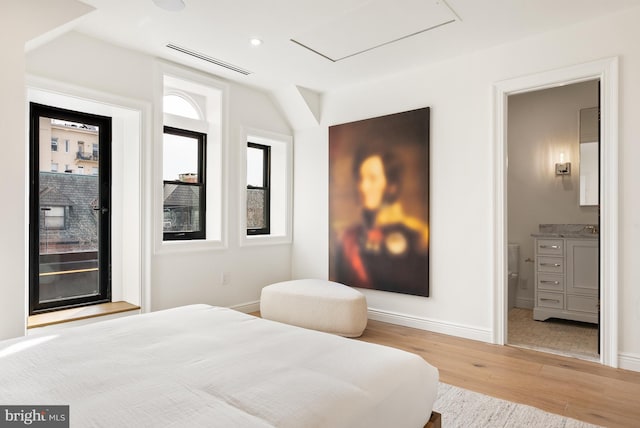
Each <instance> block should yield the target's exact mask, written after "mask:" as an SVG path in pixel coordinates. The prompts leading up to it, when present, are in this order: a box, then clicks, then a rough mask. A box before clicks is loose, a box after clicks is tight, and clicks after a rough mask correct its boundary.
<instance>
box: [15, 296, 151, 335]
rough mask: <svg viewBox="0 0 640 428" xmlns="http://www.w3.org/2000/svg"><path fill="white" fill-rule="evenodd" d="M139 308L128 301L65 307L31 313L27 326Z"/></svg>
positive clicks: (68, 320) (50, 323) (93, 316)
mask: <svg viewBox="0 0 640 428" xmlns="http://www.w3.org/2000/svg"><path fill="white" fill-rule="evenodd" d="M139 309H140V306H137V305H134V304H131V303H128V302H110V303H101V304H98V305H91V306H82V307H80V308H71V309H63V310H60V311H53V312H46V313H44V314H37V315H31V316H30V317H29V318H28V320H27V328H28V329H29V328H37V327H45V326H48V325H53V324H62V323H66V322H72V321H78V320H83V319H87V318H95V317H100V316H105V315H111V314H117V313H120V312H127V311H136V310H139Z"/></svg>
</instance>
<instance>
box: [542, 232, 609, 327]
mask: <svg viewBox="0 0 640 428" xmlns="http://www.w3.org/2000/svg"><path fill="white" fill-rule="evenodd" d="M543 226H572V227H565V228H555V229H554V228H550V229H549V228H544V227H543ZM532 237H533V238H534V245H535V249H534V253H535V260H534V261H535V269H534V277H535V293H534V294H535V303H534V304H535V306H534V309H533V319H535V320H538V321H544V320H546V319H548V318H562V319H568V320H574V321H582V322H589V323H598V319H599V314H598V301H599V287H598V283H599V277H600V275H599V257H598V242H599V241H598V234H597V227H596V226H594V225H540V233H535V234H532Z"/></svg>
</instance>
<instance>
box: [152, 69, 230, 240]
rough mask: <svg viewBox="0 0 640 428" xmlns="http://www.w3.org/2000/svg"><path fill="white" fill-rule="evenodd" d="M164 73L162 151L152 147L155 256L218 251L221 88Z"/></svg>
mask: <svg viewBox="0 0 640 428" xmlns="http://www.w3.org/2000/svg"><path fill="white" fill-rule="evenodd" d="M163 70H164V72H165V74H164V75H163V86H164V88H163V89H164V90H163V96H162V103H161V105H162V113H163V114H162V118H163V125H164V128H163V137H162V140H161V141H162V143H161V144H162V145H161V146H159V147H157V148H158V151H159V152H160V153H161V156H162V162H161V163H162V165H161V166H162V168H161V170H160V171H158V172H159V173H158V175H157V176H156V177H157V178H156V179H157V180H158V182H157V183H158V187H156V192H155V195H157V197H156V198H155V201H156V202H155V204H156V205H155V207H156V208H155V210H154V225H155V227H154V235H155V237H156V239H155V245H156V250H157V251H159V252H165V251H167V252H171V251H175V250H179V249H185V248H194V249H195V248H220V247H221V246H223V245H224V238H225V236H226V231H225V229H224V227H223V220H224V218H225V217H224V211H223V200H224V195H225V192H224V188H223V185H222V183H223V180H224V178H225V176H224V168H223V165H222V146H223V139H222V130H223V129H224V124H223V110H224V104H223V97H224V92H225V90H226V86H225V85H224V84H222V83H221V82H217V81H215V80H212V79H209V78H208V77H204V76H203V75H200V74H199V73H191V72H188V71H185V70H182V69H179V68H176V67H172V66H164V67H163ZM178 76H180V77H178ZM160 179H161V180H162V187H161V188H160ZM160 233H162V235H160Z"/></svg>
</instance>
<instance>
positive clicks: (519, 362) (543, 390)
mask: <svg viewBox="0 0 640 428" xmlns="http://www.w3.org/2000/svg"><path fill="white" fill-rule="evenodd" d="M359 340H363V341H367V342H373V343H379V344H382V345H387V346H392V347H395V348H400V349H404V350H406V351H409V352H413V353H416V354H419V355H421V356H422V357H423V358H424V359H425V360H426V361H428V362H429V363H430V364H432V365H434V366H435V367H437V368H438V369H439V371H440V380H441V381H442V382H445V383H448V384H450V385H455V386H459V387H462V388H466V389H470V390H473V391H477V392H481V393H483V394H487V395H491V396H494V397H498V398H503V399H506V400H509V401H515V402H518V403H523V404H528V405H530V406H534V407H537V408H539V409H542V410H546V411H547V412H552V413H556V414H559V415H564V416H568V417H571V418H575V419H579V420H582V421H585V422H589V423H592V424H596V425H602V426H607V427H638V426H640V373H638V372H633V371H628V370H621V369H612V368H610V367H605V366H602V365H600V364H598V363H593V362H588V361H582V360H578V359H574V358H566V357H561V356H556V355H551V354H546V353H541V352H536V351H530V350H526V349H520V348H514V347H510V346H498V345H491V344H486V343H482V342H476V341H473V340H467V339H461V338H456V337H452V336H446V335H441V334H437V333H430V332H427V331H423V330H418V329H413V328H408V327H402V326H397V325H392V324H387V323H383V322H379V321H371V320H369V324H368V326H367V329H366V330H365V332H364V334H363V336H362V337H361V338H359ZM435 410H437V409H435Z"/></svg>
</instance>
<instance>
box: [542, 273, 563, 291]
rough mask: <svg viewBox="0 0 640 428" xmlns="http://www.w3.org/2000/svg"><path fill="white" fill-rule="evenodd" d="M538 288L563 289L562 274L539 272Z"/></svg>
mask: <svg viewBox="0 0 640 428" xmlns="http://www.w3.org/2000/svg"><path fill="white" fill-rule="evenodd" d="M538 290H549V291H560V292H562V291H564V276H562V275H553V274H549V273H542V272H539V273H538Z"/></svg>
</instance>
